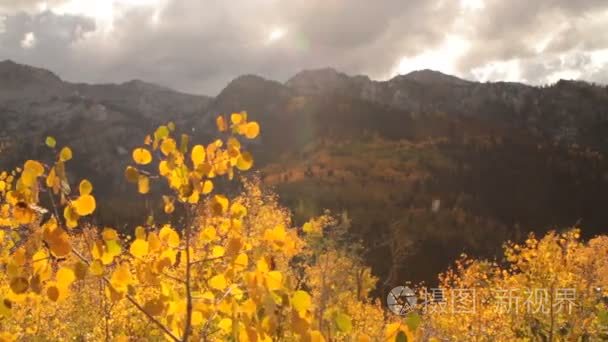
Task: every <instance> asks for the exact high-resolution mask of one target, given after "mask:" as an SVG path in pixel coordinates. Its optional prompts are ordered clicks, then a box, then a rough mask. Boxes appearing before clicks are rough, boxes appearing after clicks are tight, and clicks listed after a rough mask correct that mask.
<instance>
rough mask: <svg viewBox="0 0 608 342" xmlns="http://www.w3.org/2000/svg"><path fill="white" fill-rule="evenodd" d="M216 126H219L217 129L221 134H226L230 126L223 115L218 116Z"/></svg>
mask: <svg viewBox="0 0 608 342" xmlns="http://www.w3.org/2000/svg"><path fill="white" fill-rule="evenodd" d="M215 124H216V125H217V129H218V130H219V131H220V132H225V131H226V130H227V129H228V124H227V123H226V119H224V117H223V116H222V115H220V116H218V117H217V118H216V119H215Z"/></svg>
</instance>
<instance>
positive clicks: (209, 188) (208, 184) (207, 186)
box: [202, 180, 213, 195]
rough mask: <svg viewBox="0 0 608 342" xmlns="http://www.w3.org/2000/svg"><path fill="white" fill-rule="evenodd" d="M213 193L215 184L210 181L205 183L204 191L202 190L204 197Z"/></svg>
mask: <svg viewBox="0 0 608 342" xmlns="http://www.w3.org/2000/svg"><path fill="white" fill-rule="evenodd" d="M211 191H213V182H212V181H210V180H206V181H204V182H203V189H202V193H203V195H207V194H210V193H211Z"/></svg>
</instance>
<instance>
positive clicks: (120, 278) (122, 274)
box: [110, 263, 131, 288]
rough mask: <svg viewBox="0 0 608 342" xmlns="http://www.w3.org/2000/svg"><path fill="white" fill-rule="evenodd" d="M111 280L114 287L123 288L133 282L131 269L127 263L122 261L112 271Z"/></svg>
mask: <svg viewBox="0 0 608 342" xmlns="http://www.w3.org/2000/svg"><path fill="white" fill-rule="evenodd" d="M110 282H111V283H112V285H113V286H114V287H118V288H123V287H125V286H126V285H128V284H130V283H131V270H129V265H128V264H127V263H122V264H121V265H120V266H118V267H117V268H116V269H115V270H114V272H113V273H112V277H111V279H110Z"/></svg>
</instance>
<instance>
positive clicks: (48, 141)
mask: <svg viewBox="0 0 608 342" xmlns="http://www.w3.org/2000/svg"><path fill="white" fill-rule="evenodd" d="M44 143H45V144H46V146H48V147H50V148H55V146H57V140H55V138H53V137H51V136H48V137H46V139H45V140H44Z"/></svg>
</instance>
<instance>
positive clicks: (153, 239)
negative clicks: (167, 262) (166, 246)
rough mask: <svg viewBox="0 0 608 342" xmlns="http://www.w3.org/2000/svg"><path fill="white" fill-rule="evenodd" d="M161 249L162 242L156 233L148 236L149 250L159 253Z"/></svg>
mask: <svg viewBox="0 0 608 342" xmlns="http://www.w3.org/2000/svg"><path fill="white" fill-rule="evenodd" d="M160 247H161V241H160V238H159V237H158V235H156V233H155V232H151V233H150V234H148V250H150V251H158V250H159V249H160Z"/></svg>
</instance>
